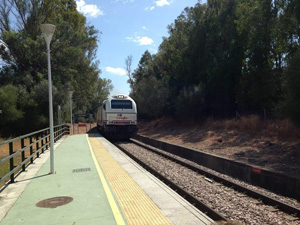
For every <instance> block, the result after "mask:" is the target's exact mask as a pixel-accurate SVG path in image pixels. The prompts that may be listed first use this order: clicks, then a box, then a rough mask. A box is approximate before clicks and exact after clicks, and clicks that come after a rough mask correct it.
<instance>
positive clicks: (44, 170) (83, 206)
mask: <svg viewBox="0 0 300 225" xmlns="http://www.w3.org/2000/svg"><path fill="white" fill-rule="evenodd" d="M54 162H55V174H49V171H50V161H49V151H46V152H45V153H44V154H41V155H40V157H39V158H38V159H36V160H35V161H34V164H32V165H30V166H28V167H27V170H26V172H23V173H21V174H20V175H19V176H18V177H17V178H16V179H15V180H16V182H15V183H13V184H9V185H8V186H7V187H6V188H5V189H3V190H2V191H1V193H0V224H3V225H4V224H14V225H15V224H45V225H46V224H47V225H48V224H49V225H50V224H63V225H64V224H66V225H67V224H69V225H78V224H88V225H89V224H97V225H99V224H104V225H106V224H108V225H109V224H181V225H182V224H197V225H201V224H211V223H213V221H212V220H211V219H210V218H208V217H207V216H206V215H205V214H203V213H202V212H200V211H199V210H197V209H196V208H194V207H193V206H192V205H190V204H189V203H188V202H187V201H185V199H183V198H181V197H180V196H178V195H177V193H175V192H174V191H173V190H171V189H170V188H169V187H167V186H166V185H165V184H163V183H162V182H161V181H159V180H158V179H157V178H156V177H154V176H152V175H151V174H150V173H148V172H147V171H145V170H144V169H143V168H142V167H140V166H139V165H138V164H136V163H135V162H134V161H133V160H132V159H130V158H129V157H127V156H126V155H125V154H124V153H123V152H122V151H120V150H119V149H118V148H117V147H115V146H114V145H112V144H111V143H110V142H109V141H107V140H106V139H105V138H103V137H102V136H101V135H100V134H81V135H73V136H68V137H65V138H63V139H62V140H60V141H58V143H56V144H55V160H54Z"/></svg>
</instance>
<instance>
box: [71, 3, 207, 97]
mask: <svg viewBox="0 0 300 225" xmlns="http://www.w3.org/2000/svg"><path fill="white" fill-rule="evenodd" d="M197 2H198V0H76V3H77V10H78V11H79V12H81V13H82V14H83V15H84V16H86V18H87V25H88V26H94V27H95V29H97V30H98V31H99V32H101V33H100V34H99V35H98V39H99V43H98V50H97V56H96V57H97V58H96V59H97V60H99V61H100V65H99V67H100V69H101V71H102V73H101V74H100V77H101V78H106V79H110V80H111V81H112V84H113V86H114V89H113V91H112V92H111V93H110V94H111V95H116V94H126V95H128V94H129V93H130V87H129V84H128V83H127V80H128V76H127V74H126V71H125V59H126V58H127V57H128V56H130V55H132V57H133V61H132V65H131V70H132V71H134V70H135V69H136V68H137V66H138V63H139V60H140V59H141V57H142V55H143V53H144V52H145V51H146V50H148V51H149V52H150V53H151V54H156V53H157V50H158V47H159V45H160V44H161V42H162V38H163V37H168V36H169V35H168V29H167V26H168V25H170V24H172V23H173V22H174V21H175V19H176V18H177V17H178V16H179V15H180V14H181V12H182V11H183V10H184V8H185V7H193V6H195V4H196V3H197ZM203 2H205V1H202V3H203Z"/></svg>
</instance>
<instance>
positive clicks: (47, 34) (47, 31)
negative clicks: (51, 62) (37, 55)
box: [40, 24, 55, 50]
mask: <svg viewBox="0 0 300 225" xmlns="http://www.w3.org/2000/svg"><path fill="white" fill-rule="evenodd" d="M40 27H41V31H42V32H43V36H44V38H45V40H46V43H47V49H48V50H50V42H51V39H52V35H53V33H54V31H55V26H54V25H53V24H41V26H40Z"/></svg>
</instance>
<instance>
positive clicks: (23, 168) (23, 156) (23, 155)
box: [21, 138, 25, 171]
mask: <svg viewBox="0 0 300 225" xmlns="http://www.w3.org/2000/svg"><path fill="white" fill-rule="evenodd" d="M24 147H25V144H24V138H22V139H21V148H22V149H23V148H24ZM24 161H25V151H22V162H24ZM22 170H23V171H25V164H23V165H22Z"/></svg>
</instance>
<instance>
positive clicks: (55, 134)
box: [54, 127, 57, 143]
mask: <svg viewBox="0 0 300 225" xmlns="http://www.w3.org/2000/svg"><path fill="white" fill-rule="evenodd" d="M56 130H57V128H56V127H55V128H54V143H55V142H56V136H57V133H56Z"/></svg>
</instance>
